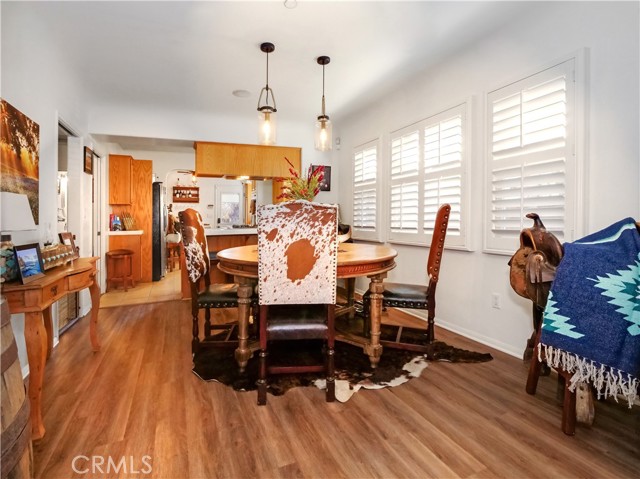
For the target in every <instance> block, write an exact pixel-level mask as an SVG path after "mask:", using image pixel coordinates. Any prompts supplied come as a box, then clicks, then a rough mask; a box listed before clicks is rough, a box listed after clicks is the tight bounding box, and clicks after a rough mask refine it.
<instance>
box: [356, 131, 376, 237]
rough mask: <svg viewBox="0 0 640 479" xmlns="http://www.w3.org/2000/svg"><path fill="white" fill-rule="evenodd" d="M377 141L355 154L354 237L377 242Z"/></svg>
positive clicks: (361, 148) (358, 149)
mask: <svg viewBox="0 0 640 479" xmlns="http://www.w3.org/2000/svg"><path fill="white" fill-rule="evenodd" d="M377 191H378V147H377V141H374V142H370V143H367V144H366V145H362V146H360V147H357V148H356V150H355V152H354V154H353V225H352V228H353V237H354V238H356V239H369V240H377V239H379V238H378V235H379V226H378V214H377V212H378V195H377Z"/></svg>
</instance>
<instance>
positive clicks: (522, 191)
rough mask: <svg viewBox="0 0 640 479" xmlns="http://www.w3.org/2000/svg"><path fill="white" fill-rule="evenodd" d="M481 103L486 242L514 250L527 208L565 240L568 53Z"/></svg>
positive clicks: (570, 104)
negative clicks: (485, 130)
mask: <svg viewBox="0 0 640 479" xmlns="http://www.w3.org/2000/svg"><path fill="white" fill-rule="evenodd" d="M487 105H488V114H489V118H488V121H489V124H490V125H491V128H490V131H489V142H488V145H489V156H488V158H489V161H488V185H489V198H488V201H487V205H488V207H489V212H488V214H489V228H488V230H487V231H486V235H485V246H486V248H487V249H488V250H493V251H496V252H500V251H504V252H509V253H512V252H513V251H514V249H515V248H517V246H518V244H519V242H518V238H519V235H520V231H521V230H522V229H523V228H526V227H530V226H531V225H532V222H531V220H530V219H528V218H526V217H525V215H526V214H527V213H538V215H540V218H541V219H542V221H543V222H544V224H545V226H546V227H547V229H548V230H550V231H551V232H552V233H553V234H555V235H556V236H557V237H558V239H559V240H560V241H566V240H567V239H569V235H568V233H567V232H568V231H572V230H573V228H574V226H573V223H572V220H571V218H573V217H574V215H573V211H574V209H573V206H572V204H571V202H570V201H568V200H569V198H568V195H570V194H571V193H572V192H573V191H574V190H575V185H574V182H575V180H574V173H573V172H574V171H575V159H574V143H575V139H574V136H575V134H574V125H575V118H574V117H575V98H574V60H573V59H572V60H569V61H567V62H564V63H562V64H560V65H556V66H554V67H552V68H549V69H547V70H544V71H542V72H540V73H537V74H535V75H532V76H530V77H527V78H525V79H523V80H521V81H519V82H516V83H514V84H511V85H509V86H507V87H504V88H501V89H499V90H496V91H493V92H491V93H489V94H488V98H487Z"/></svg>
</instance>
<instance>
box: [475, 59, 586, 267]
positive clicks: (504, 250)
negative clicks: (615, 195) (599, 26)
mask: <svg viewBox="0 0 640 479" xmlns="http://www.w3.org/2000/svg"><path fill="white" fill-rule="evenodd" d="M562 70H564V71H565V72H566V82H567V88H566V91H567V99H566V102H567V104H568V107H567V115H566V125H567V126H566V128H567V132H566V135H565V141H566V145H565V146H564V148H563V150H564V153H565V156H564V157H563V158H564V162H565V169H564V203H563V205H562V208H564V213H565V214H564V217H563V221H564V228H563V234H562V235H560V236H561V239H560V240H561V241H562V242H565V241H573V240H575V239H576V238H578V237H580V236H581V235H582V231H583V228H584V224H585V215H586V214H587V211H586V205H585V204H584V203H585V202H584V192H585V188H584V184H585V165H586V164H587V157H586V156H587V155H586V142H587V141H588V139H587V135H586V125H587V123H588V122H587V118H586V108H585V105H586V92H587V83H586V82H587V72H586V51H585V50H584V49H583V50H580V51H578V52H575V53H574V54H572V55H569V56H566V57H563V58H560V59H558V60H555V61H553V62H549V63H548V64H547V65H545V66H543V67H541V68H538V69H536V71H535V72H533V73H529V74H526V75H521V76H520V77H519V78H517V79H515V80H513V81H511V82H508V83H503V84H502V85H501V86H499V87H497V88H494V89H492V90H490V91H487V92H486V94H485V134H484V138H485V155H484V156H485V158H484V170H485V178H484V185H485V188H484V194H483V202H484V207H483V217H484V221H483V228H484V232H483V252H485V253H491V254H500V255H511V254H513V251H515V249H517V248H518V245H519V234H520V231H521V229H523V228H528V227H531V226H532V222H531V220H529V219H528V218H526V217H525V215H526V214H527V213H529V212H536V211H535V209H536V208H535V207H534V208H533V209H532V210H531V211H529V209H531V208H529V207H526V208H528V210H527V211H524V208H525V206H524V205H523V203H524V201H525V200H526V199H525V198H521V208H522V214H521V219H520V221H521V228H520V229H519V230H518V231H517V232H516V231H515V230H513V233H512V234H504V235H502V237H499V236H498V235H494V233H493V231H492V220H493V209H492V194H493V181H492V175H493V173H494V172H496V171H498V170H500V169H501V167H502V168H504V166H508V165H510V166H511V167H512V168H517V167H520V168H521V169H522V168H525V167H526V166H527V165H526V162H527V160H529V163H530V164H531V163H534V162H535V158H538V161H539V162H542V159H543V158H544V154H545V152H542V154H540V153H539V152H529V153H524V154H521V155H519V156H517V157H510V158H506V159H502V160H497V161H500V162H501V163H500V164H496V163H495V161H496V160H494V158H493V151H492V149H493V121H494V118H493V98H494V97H496V96H497V95H498V94H499V93H500V92H501V91H502V95H500V96H501V97H502V98H505V97H507V96H508V95H509V94H514V92H523V91H525V90H527V89H529V90H530V89H532V88H535V87H536V86H539V85H542V84H544V83H545V82H546V81H548V78H550V77H551V76H553V73H554V71H562ZM496 101H497V100H496ZM553 159H557V155H556V157H555V158H551V157H547V161H551V160H553ZM530 164H529V166H530ZM536 164H537V163H536ZM503 165H504V166H503ZM519 178H521V179H526V178H527V177H526V176H525V177H523V176H520V177H519ZM541 219H542V221H543V222H544V216H542V215H541Z"/></svg>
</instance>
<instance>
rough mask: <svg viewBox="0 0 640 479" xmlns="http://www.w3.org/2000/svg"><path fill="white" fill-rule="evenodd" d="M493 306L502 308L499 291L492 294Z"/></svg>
mask: <svg viewBox="0 0 640 479" xmlns="http://www.w3.org/2000/svg"><path fill="white" fill-rule="evenodd" d="M491 307H492V308H495V309H500V295H499V294H498V293H492V294H491Z"/></svg>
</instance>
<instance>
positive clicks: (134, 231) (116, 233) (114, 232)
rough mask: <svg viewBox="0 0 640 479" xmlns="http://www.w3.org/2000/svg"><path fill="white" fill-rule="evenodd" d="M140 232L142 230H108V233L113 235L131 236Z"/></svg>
mask: <svg viewBox="0 0 640 479" xmlns="http://www.w3.org/2000/svg"><path fill="white" fill-rule="evenodd" d="M142 233H144V231H142V230H131V231H109V233H108V234H109V235H110V236H111V235H113V236H131V235H134V236H135V235H138V236H140V235H141V234H142Z"/></svg>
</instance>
